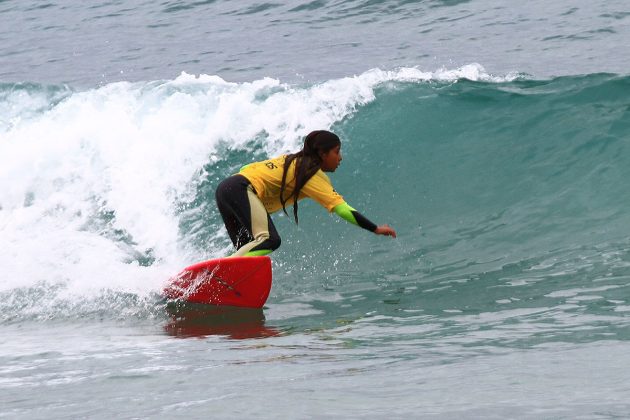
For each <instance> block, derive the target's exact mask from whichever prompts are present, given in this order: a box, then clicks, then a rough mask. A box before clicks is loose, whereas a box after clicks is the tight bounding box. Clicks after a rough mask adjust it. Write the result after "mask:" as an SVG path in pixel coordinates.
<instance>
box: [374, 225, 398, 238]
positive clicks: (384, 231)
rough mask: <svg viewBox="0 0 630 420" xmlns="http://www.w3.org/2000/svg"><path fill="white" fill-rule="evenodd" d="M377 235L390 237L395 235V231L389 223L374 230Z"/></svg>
mask: <svg viewBox="0 0 630 420" xmlns="http://www.w3.org/2000/svg"><path fill="white" fill-rule="evenodd" d="M374 233H376V234H377V235H384V236H391V237H392V238H395V237H396V231H395V230H394V229H392V228H391V226H389V225H380V226H378V227H377V228H376V230H375V231H374Z"/></svg>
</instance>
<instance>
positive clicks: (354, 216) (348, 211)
mask: <svg viewBox="0 0 630 420" xmlns="http://www.w3.org/2000/svg"><path fill="white" fill-rule="evenodd" d="M333 211H334V212H335V213H336V214H337V215H338V216H339V217H341V218H342V219H344V220H346V221H348V222H350V223H352V224H353V225H356V226H359V227H362V228H363V229H366V230H369V231H370V232H374V233H376V234H377V235H385V236H391V237H393V238H395V237H396V231H395V230H394V229H392V228H391V227H390V226H389V225H380V226H377V225H376V224H374V223H372V222H371V221H370V220H369V219H368V218H367V217H365V216H363V215H362V214H361V213H359V212H358V211H356V210H355V209H353V208H352V207H350V206H349V205H348V203H342V204H339V205H337V206H335V207H334V208H333Z"/></svg>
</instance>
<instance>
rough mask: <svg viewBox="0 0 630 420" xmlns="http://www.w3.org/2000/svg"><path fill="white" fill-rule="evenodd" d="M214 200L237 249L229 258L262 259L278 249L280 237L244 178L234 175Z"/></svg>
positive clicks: (228, 179)
mask: <svg viewBox="0 0 630 420" xmlns="http://www.w3.org/2000/svg"><path fill="white" fill-rule="evenodd" d="M216 200H217V207H218V208H219V212H220V213H221V217H223V222H224V223H225V227H226V229H227V230H228V234H229V235H230V239H231V240H232V243H233V244H234V246H235V247H236V249H237V252H236V253H234V254H233V256H243V255H247V256H252V255H266V254H269V253H271V252H272V251H274V250H276V249H277V248H278V247H279V246H280V236H279V235H278V232H277V231H276V228H275V226H274V224H273V222H272V221H271V217H270V216H269V213H267V210H266V209H265V206H264V205H263V204H262V202H261V201H260V199H259V198H258V196H257V195H256V194H255V192H254V190H253V188H252V186H251V184H250V183H249V181H248V180H247V178H245V177H244V176H242V175H234V176H231V177H230V178H227V179H226V180H224V181H223V182H221V183H220V184H219V186H218V187H217V191H216Z"/></svg>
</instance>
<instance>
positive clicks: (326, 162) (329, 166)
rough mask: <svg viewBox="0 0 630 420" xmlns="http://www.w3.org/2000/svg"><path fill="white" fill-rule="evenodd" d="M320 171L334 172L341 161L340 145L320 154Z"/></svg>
mask: <svg viewBox="0 0 630 420" xmlns="http://www.w3.org/2000/svg"><path fill="white" fill-rule="evenodd" d="M321 158H322V171H324V172H335V170H336V169H337V168H338V167H339V164H340V163H341V159H342V157H341V145H339V146H337V147H333V148H332V149H330V150H329V151H327V152H324V153H322V154H321Z"/></svg>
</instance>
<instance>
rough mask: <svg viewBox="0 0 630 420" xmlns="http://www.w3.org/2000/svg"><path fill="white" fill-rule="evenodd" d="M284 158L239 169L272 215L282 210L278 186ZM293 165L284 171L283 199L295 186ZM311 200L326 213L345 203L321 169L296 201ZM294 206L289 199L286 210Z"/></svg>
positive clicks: (292, 163) (280, 180)
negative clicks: (324, 209)
mask: <svg viewBox="0 0 630 420" xmlns="http://www.w3.org/2000/svg"><path fill="white" fill-rule="evenodd" d="M284 158H285V156H280V157H277V158H274V159H269V160H263V161H261V162H255V163H251V164H249V165H247V166H244V167H243V168H241V171H240V172H239V174H240V175H243V176H244V177H245V178H247V179H248V180H249V182H251V184H252V187H254V190H255V191H256V195H257V196H258V198H260V201H262V203H263V205H264V206H265V209H267V212H269V213H274V212H276V211H278V210H281V209H282V203H281V202H280V186H281V184H282V169H283V167H284ZM294 178H295V161H293V162H291V166H290V167H289V170H288V171H287V178H286V182H287V186H286V188H285V194H286V196H289V195H290V194H291V191H292V190H293V185H294V184H295V181H294ZM306 197H308V198H311V199H313V200H315V201H317V202H318V203H319V204H321V205H322V206H323V207H324V208H326V210H328V211H333V209H334V208H335V206H337V205H339V204H341V203H344V199H343V197H342V196H341V195H339V194H338V193H337V192H336V191H335V190H334V189H333V186H332V184H331V183H330V179H329V178H328V176H327V175H326V174H325V173H324V172H323V171H322V170H321V169H320V170H319V171H317V172H316V173H315V175H313V177H312V178H311V179H309V180H308V182H307V183H306V184H305V185H304V186H303V187H302V190H300V196H299V197H298V200H301V199H303V198H306ZM291 204H293V198H289V200H288V201H287V203H286V206H289V205H291Z"/></svg>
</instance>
